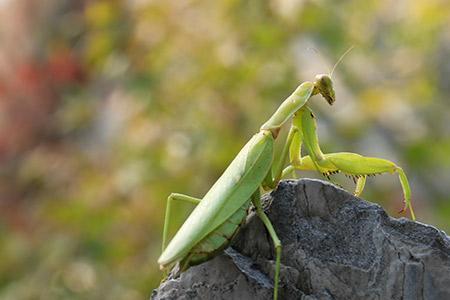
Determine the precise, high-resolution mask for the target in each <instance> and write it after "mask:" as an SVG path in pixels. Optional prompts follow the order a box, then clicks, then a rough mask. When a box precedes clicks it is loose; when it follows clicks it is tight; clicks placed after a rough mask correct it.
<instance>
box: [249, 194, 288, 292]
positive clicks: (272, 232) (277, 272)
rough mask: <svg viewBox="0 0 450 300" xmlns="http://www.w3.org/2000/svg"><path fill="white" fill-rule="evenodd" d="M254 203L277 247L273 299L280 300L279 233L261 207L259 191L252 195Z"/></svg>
mask: <svg viewBox="0 0 450 300" xmlns="http://www.w3.org/2000/svg"><path fill="white" fill-rule="evenodd" d="M252 202H253V205H255V208H256V213H257V214H258V217H259V218H260V219H261V221H262V222H263V223H264V226H266V228H267V231H268V232H269V234H270V237H271V238H272V241H273V245H274V247H275V276H274V289H273V299H274V300H277V299H278V284H279V280H280V265H281V241H280V239H279V238H278V235H277V233H276V232H275V229H274V228H273V225H272V223H271V222H270V220H269V218H268V217H267V215H266V213H265V212H264V209H263V208H262V205H261V194H260V192H259V189H258V190H257V191H256V192H255V193H254V194H253V195H252Z"/></svg>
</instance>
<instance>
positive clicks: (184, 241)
mask: <svg viewBox="0 0 450 300" xmlns="http://www.w3.org/2000/svg"><path fill="white" fill-rule="evenodd" d="M344 55H345V54H344ZM341 59H342V57H341ZM339 61H340V60H339ZM339 61H338V62H339ZM335 66H336V65H335ZM333 69H334V68H333ZM331 74H332V73H330V75H328V74H319V75H317V76H316V77H315V81H313V82H309V81H307V82H304V83H302V84H300V85H299V86H298V87H297V89H296V90H295V91H294V92H293V93H292V94H291V95H290V96H289V97H288V98H287V99H286V100H284V101H283V102H282V103H281V105H280V106H279V108H278V109H277V110H276V112H275V113H274V114H273V115H272V116H271V117H270V118H269V120H268V121H267V122H265V123H264V124H263V125H262V126H261V128H260V130H259V132H258V133H256V134H255V135H253V137H252V138H251V139H250V140H249V141H248V142H247V144H246V145H245V146H244V147H243V148H242V150H241V151H240V152H239V153H238V155H237V156H236V157H235V158H234V160H233V161H232V162H231V164H230V165H229V166H228V167H227V169H226V170H225V171H224V173H223V174H222V175H221V176H220V178H219V179H218V180H217V181H216V183H215V184H214V185H213V186H212V187H211V189H210V190H209V191H208V192H207V193H206V194H205V196H204V197H203V198H202V199H198V198H195V197H191V196H187V195H183V194H178V193H172V194H170V196H169V197H168V199H167V206H166V213H165V221H164V229H163V242H162V254H161V256H160V257H159V259H158V263H159V265H160V268H161V269H162V270H167V269H171V268H172V267H174V266H177V269H176V270H177V271H176V273H177V274H178V273H181V272H183V271H185V270H187V269H188V268H189V267H190V266H193V265H197V264H200V263H202V262H204V261H206V260H209V259H211V258H212V257H214V256H215V255H217V254H218V253H219V252H220V251H221V250H223V249H224V248H226V247H227V246H228V245H229V244H230V242H231V240H232V239H233V237H234V236H235V235H236V233H237V232H238V230H239V228H240V227H241V226H242V225H243V224H244V222H245V220H246V216H247V214H248V210H249V207H250V204H251V203H252V204H253V205H254V207H255V208H256V214H257V215H258V217H259V218H260V219H261V221H262V222H263V224H264V225H265V227H266V229H267V231H268V232H269V235H270V237H271V238H272V241H273V245H274V248H275V275H274V291H273V299H275V300H276V299H277V298H278V286H279V277H280V264H281V250H282V245H281V241H280V239H279V238H278V236H277V233H276V232H275V229H274V227H273V225H272V223H271V222H270V220H269V218H268V217H267V215H266V213H265V212H264V209H263V208H262V204H261V200H260V196H261V188H262V189H264V190H270V189H274V188H276V187H277V185H278V183H279V181H280V180H281V179H282V178H283V177H284V176H286V175H287V174H290V173H291V172H292V171H294V170H317V171H318V172H320V173H321V174H323V175H324V176H325V177H326V178H328V179H330V175H333V174H336V173H343V174H345V175H347V176H350V177H352V178H353V180H354V181H355V183H356V188H355V192H354V194H355V195H356V196H359V195H360V194H361V193H362V192H363V189H364V185H365V182H366V178H367V176H372V175H376V174H381V173H397V174H398V177H399V180H400V184H401V187H402V190H403V196H404V201H403V203H404V204H403V209H402V211H405V210H406V209H409V211H410V214H411V218H412V219H415V215H414V211H413V207H412V205H411V190H410V187H409V183H408V179H407V177H406V175H405V173H404V171H403V169H402V168H401V167H399V166H397V165H396V164H395V163H393V162H391V161H389V160H385V159H381V158H375V157H365V156H362V155H359V154H356V153H350V152H338V153H326V154H324V153H323V152H322V150H321V148H320V146H319V141H318V135H317V125H316V118H315V116H314V114H313V112H312V111H311V109H310V108H309V106H308V102H309V101H310V99H311V98H312V96H314V95H319V94H320V95H321V96H322V97H323V98H325V100H326V101H327V102H328V104H329V105H333V103H334V102H335V92H334V89H333V82H332V79H331ZM290 119H292V125H291V127H290V130H289V133H288V135H287V138H286V141H285V144H284V147H283V150H282V151H281V154H280V156H279V159H278V161H275V159H274V143H275V140H276V139H277V138H278V136H279V132H280V130H281V128H282V126H283V125H285V124H286V123H287V122H288V121H289V120H290ZM302 146H304V147H305V149H306V151H307V152H308V153H309V155H306V156H303V157H302V156H301V155H302V154H301V153H302V152H301V148H302ZM277 162H278V163H277ZM286 164H287V165H288V166H287V167H286V168H285V169H284V170H283V167H284V166H285V165H286ZM173 201H185V202H189V203H192V204H194V205H196V207H195V209H194V210H193V211H192V213H191V214H190V216H189V217H188V218H187V219H186V221H185V222H184V224H183V225H182V226H181V227H180V229H179V230H178V232H177V233H176V234H175V236H174V237H173V238H172V240H171V241H170V243H169V244H168V245H167V247H166V243H167V238H168V228H169V220H170V212H171V206H172V202H173Z"/></svg>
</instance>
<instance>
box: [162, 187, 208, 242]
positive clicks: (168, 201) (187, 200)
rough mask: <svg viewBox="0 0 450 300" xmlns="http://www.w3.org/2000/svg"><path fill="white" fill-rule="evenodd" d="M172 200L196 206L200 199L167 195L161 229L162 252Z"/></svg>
mask: <svg viewBox="0 0 450 300" xmlns="http://www.w3.org/2000/svg"><path fill="white" fill-rule="evenodd" d="M172 200H177V201H184V202H189V203H192V204H194V205H197V204H199V203H200V201H201V200H202V199H198V198H195V197H191V196H187V195H183V194H178V193H172V194H170V195H169V197H167V204H166V214H165V217H164V229H163V240H162V251H164V249H165V248H166V242H167V237H168V234H169V223H170V215H171V213H170V211H171V208H172Z"/></svg>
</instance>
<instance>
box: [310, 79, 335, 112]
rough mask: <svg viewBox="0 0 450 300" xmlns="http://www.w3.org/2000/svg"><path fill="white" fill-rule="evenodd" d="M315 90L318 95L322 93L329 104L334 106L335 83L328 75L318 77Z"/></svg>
mask: <svg viewBox="0 0 450 300" xmlns="http://www.w3.org/2000/svg"><path fill="white" fill-rule="evenodd" d="M314 88H315V90H316V93H320V94H321V95H322V96H323V97H324V98H325V100H327V102H328V104H330V105H333V103H334V101H335V100H336V96H335V93H334V89H333V81H331V77H330V75H328V74H319V75H317V76H316V81H315V82H314Z"/></svg>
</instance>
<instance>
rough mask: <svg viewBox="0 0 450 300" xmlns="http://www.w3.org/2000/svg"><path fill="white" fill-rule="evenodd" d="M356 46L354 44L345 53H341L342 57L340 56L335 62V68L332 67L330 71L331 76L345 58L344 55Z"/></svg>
mask: <svg viewBox="0 0 450 300" xmlns="http://www.w3.org/2000/svg"><path fill="white" fill-rule="evenodd" d="M353 48H355V46H354V45H352V46H350V48H348V49H347V51H345V52H344V54H342V55H341V57H339V59H338V61H337V62H336V63H335V64H334V66H333V69H331V72H330V77H332V76H333V72H334V70H335V69H336V67H337V66H338V65H339V63H340V62H341V61H342V60H343V59H344V57H345V56H346V55H347V54H348V53H349V52H350V51H352V49H353Z"/></svg>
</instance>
